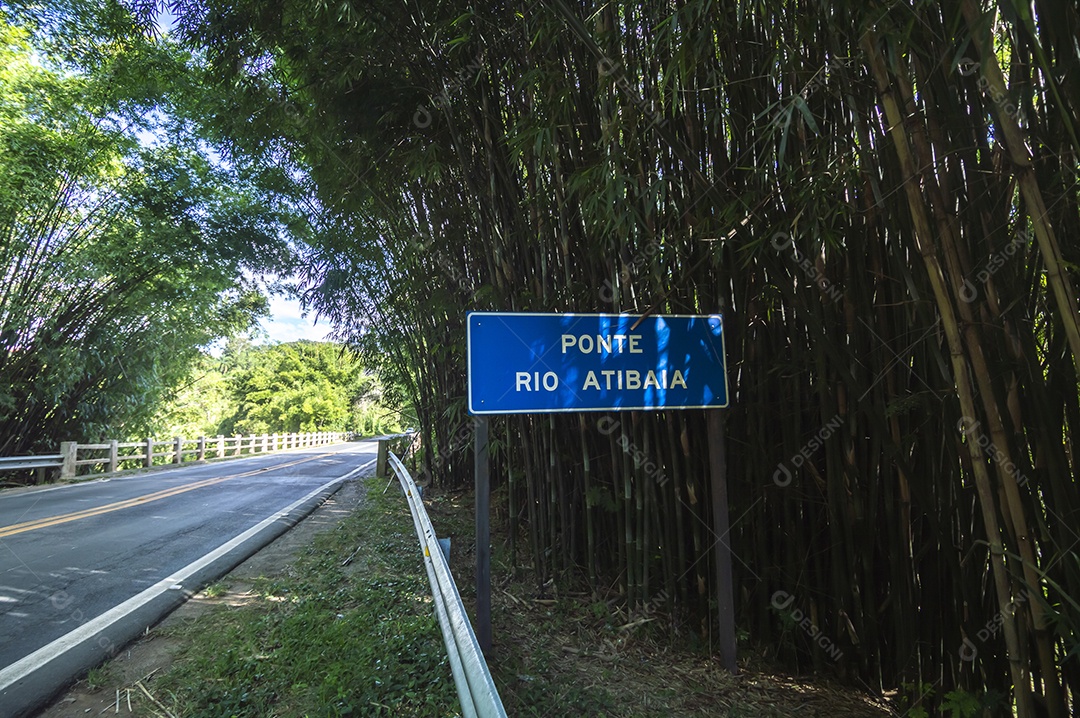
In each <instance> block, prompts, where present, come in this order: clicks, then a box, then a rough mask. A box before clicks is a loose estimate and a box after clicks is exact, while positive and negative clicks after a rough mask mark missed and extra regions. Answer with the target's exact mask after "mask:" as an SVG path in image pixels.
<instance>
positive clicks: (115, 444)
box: [109, 439, 120, 474]
mask: <svg viewBox="0 0 1080 718" xmlns="http://www.w3.org/2000/svg"><path fill="white" fill-rule="evenodd" d="M119 463H120V441H119V440H117V439H112V440H110V441H109V473H110V474H112V473H116V469H117V468H118V466H117V465H118V464H119Z"/></svg>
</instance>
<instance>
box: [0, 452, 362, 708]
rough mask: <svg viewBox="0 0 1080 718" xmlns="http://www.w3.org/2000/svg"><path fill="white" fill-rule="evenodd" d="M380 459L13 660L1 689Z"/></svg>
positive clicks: (0, 680) (4, 672)
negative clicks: (26, 654) (95, 616)
mask: <svg viewBox="0 0 1080 718" xmlns="http://www.w3.org/2000/svg"><path fill="white" fill-rule="evenodd" d="M376 461H377V459H372V460H371V461H369V462H367V463H366V464H363V465H362V466H358V467H356V468H355V469H353V470H352V471H350V472H349V473H347V474H342V475H341V476H339V477H337V478H336V479H331V480H330V481H328V482H326V483H325V484H323V485H322V486H320V487H319V488H317V489H315V490H314V491H312V492H311V493H309V494H308V495H307V496H305V497H303V498H302V499H298V500H296V501H294V502H293V503H291V504H289V505H288V506H286V507H285V508H283V509H282V510H280V511H278V512H277V513H275V514H273V515H272V516H270V517H269V518H266V519H264V520H263V521H260V522H259V523H258V524H256V525H254V526H252V527H251V528H249V529H248V530H247V531H245V532H244V533H242V534H240V535H239V536H237V537H235V538H233V539H232V540H230V541H228V542H226V543H224V544H222V545H221V546H218V547H217V548H216V549H214V550H213V551H211V552H210V553H208V554H206V555H205V556H203V557H202V558H200V559H197V560H195V561H193V562H192V563H189V564H188V565H187V566H185V567H184V568H182V569H180V570H179V571H177V572H176V573H174V574H172V575H171V576H169V577H167V578H163V579H161V580H160V581H158V582H157V583H155V584H154V585H153V586H151V587H150V588H148V589H146V590H145V591H143V592H142V593H139V594H137V595H135V596H132V597H131V598H129V599H128V600H126V601H124V602H123V603H121V604H119V605H117V606H114V607H113V608H110V609H109V610H108V611H106V612H105V613H103V614H101V615H100V616H98V617H97V618H94V619H91V620H89V621H87V622H86V623H84V624H82V625H81V626H79V627H78V628H76V629H74V630H72V631H71V632H69V633H67V634H65V635H63V636H61V637H60V638H57V639H56V640H55V641H53V642H52V643H50V644H48V645H46V646H42V647H41V648H39V649H38V650H36V651H34V652H33V653H31V654H30V655H28V656H26V657H25V658H21V659H19V660H18V661H16V662H15V663H12V664H11V665H10V666H8V667H7V668H5V669H3V670H0V691H4V690H6V689H7V688H8V687H10V686H11V685H12V684H14V683H17V682H18V681H20V680H22V679H23V678H25V677H26V676H28V675H30V674H31V673H33V672H34V671H36V670H37V669H39V668H41V667H42V666H44V665H45V664H47V663H49V661H52V660H53V659H55V658H57V657H58V656H60V655H62V654H63V653H65V652H66V651H69V650H71V649H72V648H74V647H75V646H77V645H79V644H80V643H82V642H83V641H85V640H87V639H89V638H92V637H94V636H96V635H97V634H98V633H101V632H102V631H104V630H105V629H107V628H109V626H111V625H113V624H114V623H116V622H117V621H119V620H120V619H122V618H123V617H125V616H127V615H128V614H129V613H131V612H132V611H135V610H137V609H139V608H141V607H142V606H144V605H146V604H147V603H149V602H150V601H152V600H154V599H155V598H157V597H158V596H160V595H161V594H163V593H165V592H166V591H169V590H176V587H177V586H179V585H182V584H183V582H184V579H186V578H188V577H189V576H191V575H192V574H194V573H195V572H196V571H199V570H200V569H202V568H204V567H205V566H207V565H209V564H210V563H212V562H214V561H216V560H217V559H219V558H221V557H222V556H224V555H225V554H227V553H228V552H229V551H231V550H232V549H234V548H236V547H237V546H239V545H240V544H242V543H244V542H245V541H247V540H248V539H249V538H251V537H252V536H254V535H255V534H257V533H259V532H260V531H262V530H263V529H264V528H266V527H267V526H269V525H270V524H272V523H274V522H275V521H277V520H278V519H280V518H282V517H283V516H286V515H288V514H289V512H291V511H292V510H293V509H295V508H297V507H298V506H300V505H301V504H303V503H304V502H305V501H309V500H310V499H312V498H314V497H315V496H317V495H318V494H319V493H320V492H321V491H325V490H326V489H328V488H329V487H331V486H333V485H334V484H336V483H337V482H339V481H345V480H346V479H348V478H349V477H351V476H353V475H354V474H357V473H359V472H361V471H363V470H364V469H366V468H367V467H369V466H371V465H372V464H374V463H375V462H376Z"/></svg>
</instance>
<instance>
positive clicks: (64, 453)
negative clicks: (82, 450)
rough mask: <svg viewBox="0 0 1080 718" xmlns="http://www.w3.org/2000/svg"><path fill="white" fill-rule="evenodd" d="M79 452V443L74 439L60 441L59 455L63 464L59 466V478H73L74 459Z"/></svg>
mask: <svg viewBox="0 0 1080 718" xmlns="http://www.w3.org/2000/svg"><path fill="white" fill-rule="evenodd" d="M78 453H79V445H78V444H77V443H76V442H74V441H61V442H60V456H61V461H63V464H62V465H61V466H60V478H61V479H74V478H75V469H76V466H75V460H76V457H77V456H78Z"/></svg>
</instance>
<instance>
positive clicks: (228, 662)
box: [153, 480, 458, 718]
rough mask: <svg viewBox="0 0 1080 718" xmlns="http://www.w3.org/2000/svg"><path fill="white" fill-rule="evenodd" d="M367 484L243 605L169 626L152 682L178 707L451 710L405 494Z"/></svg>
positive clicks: (276, 712)
mask: <svg viewBox="0 0 1080 718" xmlns="http://www.w3.org/2000/svg"><path fill="white" fill-rule="evenodd" d="M367 486H368V489H369V491H368V498H367V500H366V501H365V502H364V503H363V504H362V505H361V507H360V508H358V509H357V510H356V511H354V512H353V513H352V514H351V515H350V516H349V517H348V518H346V519H345V520H343V521H342V522H341V523H339V524H338V525H337V527H336V528H335V529H333V530H331V531H327V532H325V533H323V534H320V535H319V536H317V537H316V539H315V541H314V543H313V545H312V546H311V547H310V548H309V549H308V550H307V552H306V553H304V554H303V555H302V556H301V557H300V558H299V559H298V560H297V561H296V563H295V564H294V565H293V566H291V567H290V569H288V570H287V571H286V572H284V574H282V575H279V576H276V577H274V578H272V579H257V580H255V582H254V584H253V588H252V590H251V591H250V592H249V595H248V597H247V599H246V600H245V601H244V603H243V605H240V606H228V605H221V606H217V607H215V608H214V610H212V611H210V612H209V613H207V614H205V615H203V616H201V617H199V618H198V619H196V620H194V621H191V622H190V623H188V624H184V625H180V626H177V627H173V628H171V629H170V630H169V633H171V634H172V635H174V636H175V637H178V638H182V639H183V644H184V648H183V649H182V650H181V652H180V653H179V654H178V656H177V658H176V661H175V662H174V664H173V667H172V669H171V670H169V671H168V672H167V673H165V674H164V675H160V676H159V677H157V678H155V679H154V681H153V683H154V686H155V688H156V691H155V692H156V694H157V695H158V697H159V698H160V697H161V696H166V698H165V699H164V701H163V702H164V703H166V704H169V703H171V704H172V706H171V710H172V712H173V713H174V714H176V715H192V716H194V715H197V716H200V717H201V718H216V717H219V716H220V717H222V718H226V717H232V716H236V717H237V718H240V717H244V716H251V717H252V718H254V717H255V716H260V717H261V716H269V715H273V716H281V717H286V716H297V717H299V716H348V715H364V716H384V715H387V716H388V715H410V716H440V717H441V716H447V715H454V714H456V713H457V712H458V706H457V694H456V692H455V690H454V685H453V680H452V678H451V674H450V667H449V663H448V662H447V659H446V653H445V649H444V647H443V645H442V638H441V634H440V633H439V628H438V625H437V623H436V621H435V617H434V612H433V607H432V604H431V600H430V588H429V586H428V583H427V574H426V572H425V571H424V567H423V562H422V557H421V555H420V550H419V546H418V544H417V540H416V536H415V534H414V533H413V525H412V519H411V518H410V516H409V510H408V506H407V504H406V503H405V502H404V500H402V498H401V496H400V494H395V493H394V492H392V491H391V492H387V494H385V495H384V494H382V488H383V484H382V483H380V482H376V481H374V480H369V481H368V484H367ZM343 564H345V565H343ZM358 566H359V567H361V568H360V569H359V570H358V569H357V567H358Z"/></svg>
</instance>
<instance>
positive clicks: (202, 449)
mask: <svg viewBox="0 0 1080 718" xmlns="http://www.w3.org/2000/svg"><path fill="white" fill-rule="evenodd" d="M198 459H199V461H206V437H205V436H200V437H199V454H198Z"/></svg>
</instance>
